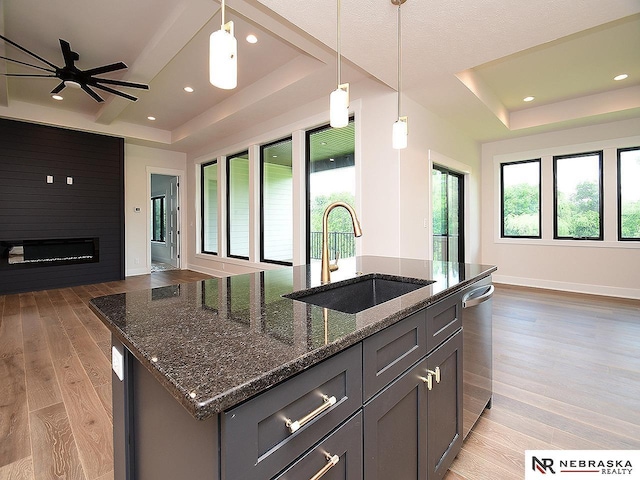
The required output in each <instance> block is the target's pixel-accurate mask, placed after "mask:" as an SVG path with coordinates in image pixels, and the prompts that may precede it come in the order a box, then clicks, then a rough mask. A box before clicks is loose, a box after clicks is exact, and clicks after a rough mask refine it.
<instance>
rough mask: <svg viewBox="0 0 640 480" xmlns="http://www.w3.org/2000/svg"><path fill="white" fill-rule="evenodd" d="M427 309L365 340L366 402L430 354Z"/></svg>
mask: <svg viewBox="0 0 640 480" xmlns="http://www.w3.org/2000/svg"><path fill="white" fill-rule="evenodd" d="M425 312H426V310H420V311H419V312H417V313H414V314H413V315H411V316H409V317H407V318H405V319H404V320H400V321H399V322H398V323H396V324H394V325H391V326H390V327H387V328H385V329H384V330H382V331H380V332H378V333H376V334H375V335H373V336H371V337H369V338H367V339H365V340H364V342H363V347H362V348H363V362H364V365H363V368H364V369H363V388H364V401H365V402H366V401H367V400H369V399H370V398H371V397H373V396H374V395H375V394H376V393H377V392H379V391H380V390H382V389H383V388H384V387H385V386H386V385H388V384H389V383H391V381H393V380H394V379H395V378H397V377H398V376H399V375H400V374H401V373H402V372H404V371H405V370H407V369H408V368H409V367H410V366H411V365H413V364H414V363H416V362H417V361H418V360H420V358H422V357H424V356H425V355H426V354H427V343H426V340H427V335H426V313H425Z"/></svg>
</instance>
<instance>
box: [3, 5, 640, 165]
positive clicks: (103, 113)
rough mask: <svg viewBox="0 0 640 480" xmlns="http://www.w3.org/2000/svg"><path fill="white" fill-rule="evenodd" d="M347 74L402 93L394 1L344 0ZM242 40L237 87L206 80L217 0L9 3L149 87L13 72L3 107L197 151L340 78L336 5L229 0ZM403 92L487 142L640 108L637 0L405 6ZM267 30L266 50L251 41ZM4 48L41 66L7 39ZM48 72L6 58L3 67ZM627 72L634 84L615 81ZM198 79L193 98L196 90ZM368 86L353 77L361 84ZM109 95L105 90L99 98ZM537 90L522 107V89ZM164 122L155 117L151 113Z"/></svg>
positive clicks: (14, 27) (8, 23)
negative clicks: (71, 83) (75, 86)
mask: <svg viewBox="0 0 640 480" xmlns="http://www.w3.org/2000/svg"><path fill="white" fill-rule="evenodd" d="M341 4H342V53H343V55H344V56H345V58H346V59H347V60H348V62H346V65H345V66H344V68H343V74H342V78H343V81H348V82H350V83H351V85H352V96H357V92H354V91H353V89H354V88H357V82H358V81H360V80H362V79H364V78H366V77H372V78H374V79H375V80H376V81H379V82H381V83H383V84H386V85H388V86H389V87H390V89H393V88H395V87H396V83H397V79H396V75H397V73H396V54H397V44H396V13H397V7H394V6H393V5H392V4H391V2H390V0H342V2H341ZM227 7H228V9H229V11H228V14H227V17H228V18H229V19H232V20H234V23H235V34H236V38H237V39H238V43H239V53H238V58H239V73H238V79H239V83H238V88H237V89H235V90H233V91H223V90H219V89H217V88H215V87H212V86H211V85H210V84H209V83H208V72H207V69H208V60H207V59H208V37H209V35H210V33H211V32H213V31H214V30H216V29H218V28H220V13H219V3H216V2H215V1H214V0H136V1H135V2H131V1H128V0H110V1H109V2H87V1H86V0H65V1H64V2H62V1H61V0H49V1H45V2H43V1H42V0H0V33H2V34H3V35H5V36H6V37H8V38H9V39H11V40H13V41H15V42H16V43H18V44H20V45H22V46H24V47H25V48H27V49H29V50H31V51H32V52H35V53H37V54H38V55H40V56H42V57H44V58H46V59H47V60H49V61H50V62H52V63H54V64H56V65H61V64H62V63H63V60H62V56H61V53H60V46H59V42H58V39H64V40H67V41H68V42H69V43H70V44H71V48H72V49H73V50H74V51H76V52H77V53H78V54H79V55H80V59H79V60H78V61H77V62H76V65H77V66H78V67H79V68H81V69H89V68H94V67H97V66H101V65H104V64H109V63H113V62H117V61H124V62H125V63H126V64H127V65H128V66H129V68H128V69H127V70H125V71H121V72H114V73H112V74H108V75H105V77H108V78H114V79H121V80H127V81H133V82H141V83H148V84H149V86H150V90H149V91H142V90H135V89H124V88H123V89H122V90H123V91H126V92H127V93H130V94H133V95H135V96H138V97H139V100H138V101H137V102H136V103H132V102H130V101H128V100H125V99H121V98H118V97H115V96H113V95H110V94H107V93H105V94H104V96H103V98H105V102H104V104H98V103H96V102H95V101H93V100H92V99H91V98H90V97H88V96H87V95H86V94H85V93H84V92H82V91H81V90H72V89H70V88H66V89H65V90H63V92H62V94H63V96H64V97H65V98H64V100H63V101H59V102H58V101H55V100H53V99H52V98H51V96H50V94H49V92H50V91H51V90H52V89H53V88H54V87H55V86H56V85H57V84H58V83H59V82H58V81H57V80H56V79H50V78H34V79H31V78H23V77H21V78H7V77H0V116H2V117H10V118H17V119H23V120H28V121H37V122H45V123H58V124H62V125H65V126H69V127H72V128H83V129H87V130H96V131H100V132H104V133H113V134H118V135H126V136H127V137H129V138H130V139H131V140H132V141H136V142H141V143H145V144H149V145H154V146H158V147H162V148H171V149H175V150H181V151H185V152H189V153H193V152H198V151H199V150H200V149H202V148H205V146H206V145H211V144H212V142H215V141H216V140H218V139H223V138H224V136H225V135H228V134H229V133H231V132H234V131H236V130H238V129H239V128H246V126H247V125H255V124H259V123H264V122H267V123H268V121H269V119H270V118H273V117H274V116H277V115H280V114H283V113H285V112H287V111H289V110H291V109H293V108H295V107H297V106H299V105H303V104H305V103H308V102H312V101H315V100H318V99H321V98H324V97H328V93H329V92H330V91H331V90H332V89H334V88H335V52H334V48H335V46H336V27H335V25H336V1H335V0H305V1H303V2H291V1H290V0H286V1H285V0H260V1H258V0H228V1H227ZM402 18H403V23H402V25H403V39H404V40H403V90H404V92H405V94H406V95H407V96H408V97H410V98H411V99H413V100H414V101H416V102H418V103H419V104H421V105H423V106H425V107H426V108H428V109H429V110H431V111H432V112H434V113H435V114H437V115H439V116H440V117H442V118H444V119H446V120H448V121H450V122H451V123H453V124H455V125H456V126H457V127H458V128H460V129H461V130H463V131H465V132H466V133H467V134H468V135H469V136H471V137H472V138H474V139H476V140H478V141H480V142H484V141H490V140H497V139H501V138H508V137H510V136H516V135H526V134H530V133H533V132H539V131H544V130H549V129H557V128H567V127H570V126H574V125H584V124H593V123H598V122H605V121H612V120H615V119H621V118H629V117H640V2H638V0H580V1H572V2H558V1H557V0H536V1H534V2H530V1H523V0H514V1H511V2H505V1H504V0H466V1H464V0H459V1H457V2H433V1H425V0H407V2H406V3H405V4H404V5H403V6H402ZM248 33H255V34H256V35H257V36H258V38H259V41H258V43H257V44H255V45H250V44H248V43H246V42H245V40H244V38H245V37H246V35H247V34H248ZM0 55H2V56H6V57H9V58H12V59H16V60H20V61H24V62H28V63H33V64H39V63H38V61H37V60H35V59H34V58H32V57H29V56H27V55H25V54H24V53H22V52H20V51H19V50H17V49H16V48H15V47H13V46H11V45H4V42H2V41H0ZM4 71H6V72H13V73H18V72H19V73H41V72H38V71H35V70H33V69H30V68H29V67H25V66H22V65H16V64H15V63H11V62H6V61H3V60H0V72H4ZM619 73H627V74H629V78H628V79H627V80H625V81H622V82H614V81H613V80H612V77H613V76H615V75H617V74H619ZM185 86H191V87H193V88H194V89H195V92H194V93H191V94H188V93H186V92H184V90H183V87H185ZM354 86H355V87H354ZM101 94H102V93H101ZM526 95H535V96H536V100H534V101H533V102H531V103H529V104H524V103H522V101H521V100H522V97H524V96H526ZM149 115H152V116H154V117H156V120H155V121H153V122H152V121H150V120H148V119H147V116H149Z"/></svg>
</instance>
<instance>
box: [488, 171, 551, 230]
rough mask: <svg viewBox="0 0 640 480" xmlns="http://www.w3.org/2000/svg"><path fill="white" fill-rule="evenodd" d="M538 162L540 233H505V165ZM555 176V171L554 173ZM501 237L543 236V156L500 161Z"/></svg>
mask: <svg viewBox="0 0 640 480" xmlns="http://www.w3.org/2000/svg"><path fill="white" fill-rule="evenodd" d="M536 162H537V163H538V235H505V233H504V167H505V166H509V165H517V164H524V163H536ZM554 178H555V173H554ZM500 238H515V239H520V238H531V239H541V238H542V158H531V159H528V160H517V161H514V162H501V163H500Z"/></svg>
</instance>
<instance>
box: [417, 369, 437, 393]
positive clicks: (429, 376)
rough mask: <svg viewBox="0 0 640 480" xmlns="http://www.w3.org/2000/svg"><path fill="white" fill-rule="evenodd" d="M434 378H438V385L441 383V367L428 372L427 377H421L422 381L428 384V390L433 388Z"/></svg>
mask: <svg viewBox="0 0 640 480" xmlns="http://www.w3.org/2000/svg"><path fill="white" fill-rule="evenodd" d="M433 377H436V383H440V367H436V369H435V370H427V376H426V377H420V380H422V381H423V382H424V383H426V384H427V390H431V389H432V388H433V379H432V378H433Z"/></svg>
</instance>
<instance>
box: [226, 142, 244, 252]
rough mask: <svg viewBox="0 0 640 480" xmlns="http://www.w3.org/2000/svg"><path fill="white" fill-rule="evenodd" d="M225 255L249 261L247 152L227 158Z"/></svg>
mask: <svg viewBox="0 0 640 480" xmlns="http://www.w3.org/2000/svg"><path fill="white" fill-rule="evenodd" d="M227 254H228V256H229V257H235V258H242V259H245V260H248V259H249V152H242V153H238V154H236V155H232V156H229V157H227Z"/></svg>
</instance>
